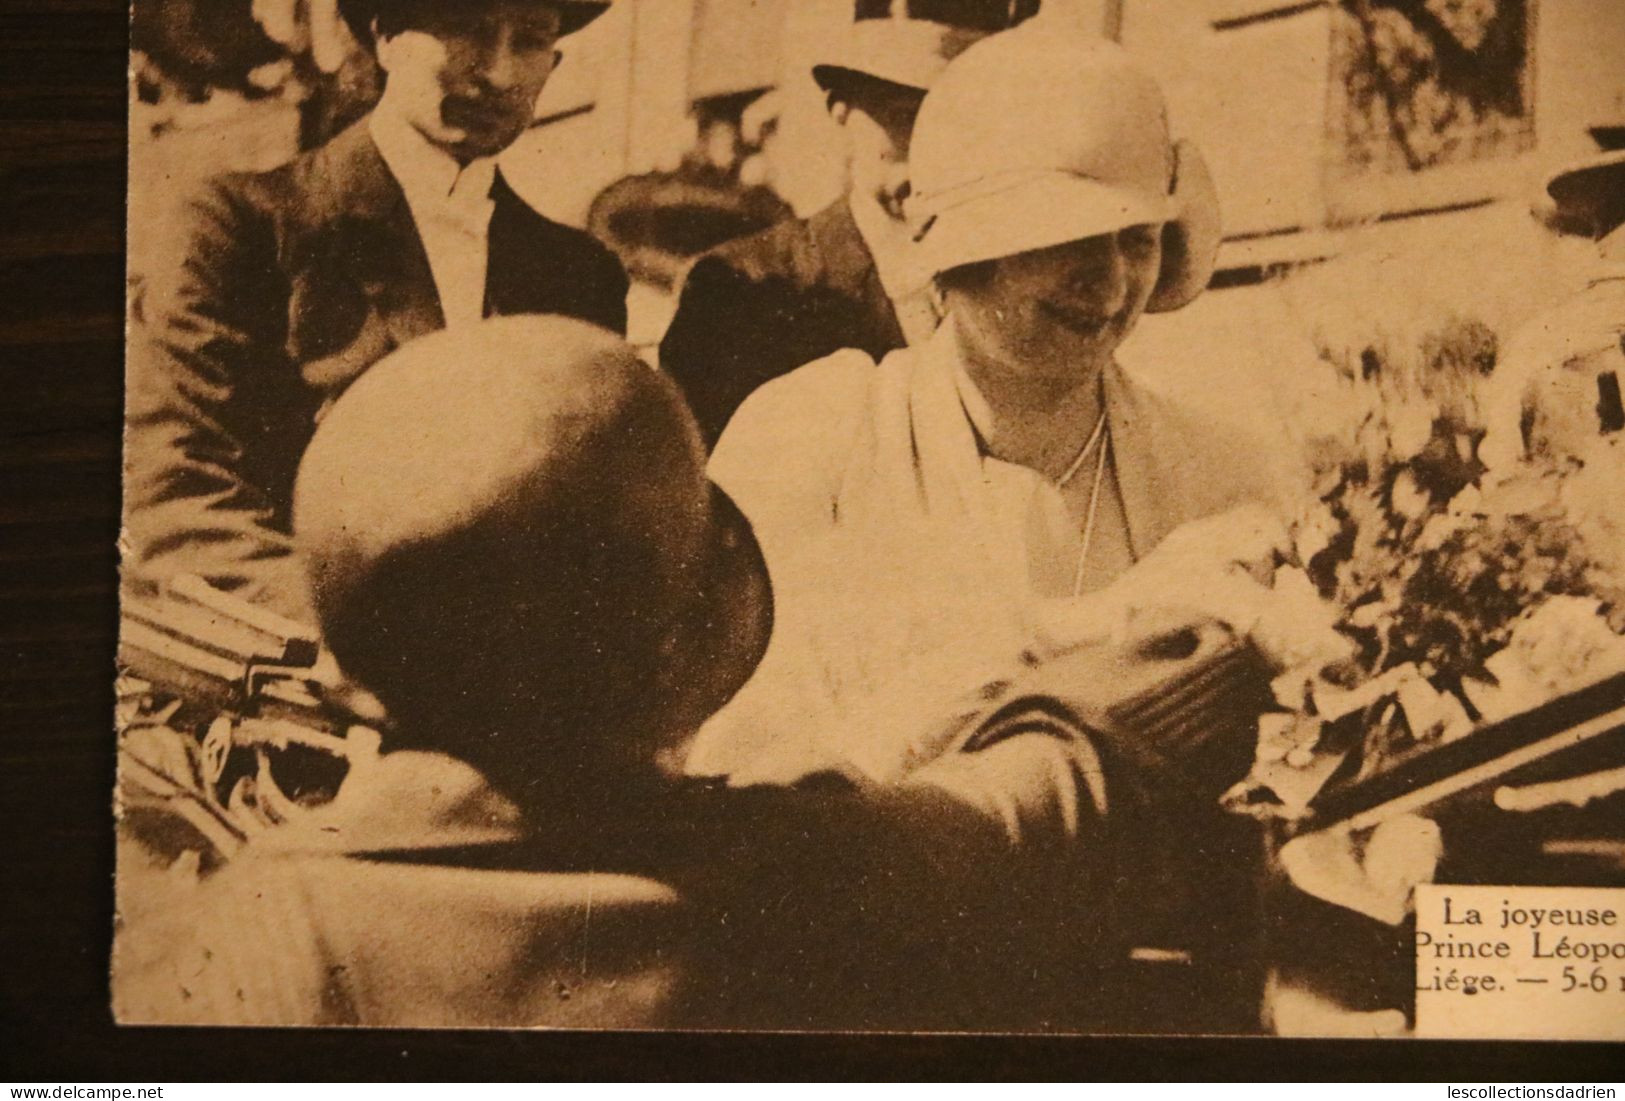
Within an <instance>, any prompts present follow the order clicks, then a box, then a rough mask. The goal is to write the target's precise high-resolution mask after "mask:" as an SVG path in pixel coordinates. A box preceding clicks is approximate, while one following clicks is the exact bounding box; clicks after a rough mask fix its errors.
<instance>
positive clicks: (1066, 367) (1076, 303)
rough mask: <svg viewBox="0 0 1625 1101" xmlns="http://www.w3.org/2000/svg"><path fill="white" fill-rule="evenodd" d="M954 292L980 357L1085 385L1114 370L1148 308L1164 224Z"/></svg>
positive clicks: (1064, 247)
mask: <svg viewBox="0 0 1625 1101" xmlns="http://www.w3.org/2000/svg"><path fill="white" fill-rule="evenodd" d="M991 264H992V267H991V269H990V271H989V274H988V276H987V278H986V279H985V280H978V281H972V282H968V283H967V282H963V281H958V280H953V279H949V280H948V281H947V284H946V290H945V296H946V301H947V306H948V312H949V313H951V314H952V315H953V317H954V322H955V325H956V326H957V328H958V331H959V335H960V339H961V341H962V342H963V343H964V344H965V346H966V350H967V351H969V352H970V353H971V354H972V355H973V357H974V358H977V359H981V360H985V361H991V362H992V363H997V364H1001V365H1003V366H1004V367H1005V368H1006V369H1010V368H1014V369H1015V370H1017V371H1019V372H1020V374H1022V375H1023V376H1025V377H1027V378H1029V379H1031V381H1034V382H1040V381H1049V382H1054V383H1060V384H1066V383H1069V382H1078V381H1083V380H1084V379H1087V378H1089V377H1092V375H1093V374H1094V373H1095V372H1096V371H1098V370H1099V369H1100V368H1103V367H1105V366H1106V364H1107V363H1109V362H1110V361H1111V358H1112V354H1113V353H1114V352H1115V351H1116V350H1117V346H1118V345H1119V344H1121V343H1122V342H1123V340H1124V338H1125V337H1127V336H1128V334H1129V333H1130V332H1131V331H1132V330H1133V328H1134V326H1135V324H1136V323H1137V322H1138V321H1139V320H1140V315H1141V314H1143V313H1144V312H1145V306H1146V302H1147V301H1149V300H1150V298H1151V292H1152V291H1153V290H1154V289H1155V288H1156V285H1157V278H1158V275H1159V274H1160V272H1161V270H1162V226H1160V225H1135V226H1128V227H1126V228H1124V229H1120V230H1117V231H1116V232H1114V233H1107V234H1101V235H1099V236H1096V237H1085V238H1083V239H1082V240H1079V241H1069V242H1067V243H1066V244H1061V245H1055V246H1052V247H1050V248H1044V249H1035V250H1034V251H1032V252H1023V253H1018V254H1017V255H1015V256H1006V257H1002V258H1000V259H998V260H995V261H992V262H991Z"/></svg>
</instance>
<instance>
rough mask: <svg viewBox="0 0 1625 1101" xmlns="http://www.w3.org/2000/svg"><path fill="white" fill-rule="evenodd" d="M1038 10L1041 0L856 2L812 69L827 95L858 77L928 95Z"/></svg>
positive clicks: (898, 0)
mask: <svg viewBox="0 0 1625 1101" xmlns="http://www.w3.org/2000/svg"><path fill="white" fill-rule="evenodd" d="M1037 11H1038V0H854V4H853V12H852V25H851V26H850V27H849V28H847V31H846V33H845V35H844V36H843V37H842V38H841V39H840V41H839V42H838V43H836V44H835V45H834V46H833V47H832V48H831V49H830V50H829V52H828V53H827V54H826V55H825V56H824V57H822V58H821V59H820V60H819V61H818V62H817V63H816V64H815V65H813V68H812V75H813V79H814V80H815V81H817V82H818V86H819V87H820V88H822V89H824V91H826V92H839V91H841V90H842V89H844V88H846V87H849V86H850V85H851V84H852V83H853V81H854V79H855V78H856V79H862V78H868V79H870V80H883V81H885V82H886V83H888V84H900V85H902V86H903V87H905V88H916V89H918V90H920V91H922V92H923V91H925V90H926V89H928V88H930V87H931V85H932V84H934V83H936V79H937V77H939V76H941V75H942V72H943V70H944V69H946V68H947V67H948V63H949V62H950V61H952V60H953V59H954V58H956V57H958V56H959V55H960V54H962V53H964V52H965V51H966V50H967V49H969V48H970V47H971V46H974V45H975V44H976V43H978V42H980V41H981V40H982V39H984V38H986V37H987V36H988V35H990V34H994V33H996V32H998V31H1003V30H1008V29H1009V28H1011V27H1014V26H1016V25H1017V24H1018V23H1021V22H1022V21H1024V20H1025V19H1027V18H1028V17H1029V16H1031V15H1033V14H1034V13H1036V12H1037Z"/></svg>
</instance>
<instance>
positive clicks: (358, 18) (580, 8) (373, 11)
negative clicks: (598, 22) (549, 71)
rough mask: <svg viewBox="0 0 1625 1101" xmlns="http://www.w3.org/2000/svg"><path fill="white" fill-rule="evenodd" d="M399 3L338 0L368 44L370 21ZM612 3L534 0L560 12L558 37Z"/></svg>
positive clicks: (455, 0)
mask: <svg viewBox="0 0 1625 1101" xmlns="http://www.w3.org/2000/svg"><path fill="white" fill-rule="evenodd" d="M399 2H400V0H339V14H340V15H342V16H344V21H345V22H346V23H348V24H349V25H350V30H351V32H352V33H353V34H354V35H355V37H356V40H357V41H358V42H362V43H370V42H371V40H372V39H371V34H372V30H371V28H372V21H373V20H374V19H376V18H378V16H379V15H380V14H381V13H383V12H385V11H388V10H389V9H390V8H392V7H394V6H395V5H396V4H398V3H399ZM442 2H443V3H445V4H446V5H447V6H448V7H456V8H466V7H467V6H468V3H467V0H442ZM611 2H612V0H536V3H538V4H545V5H547V6H549V7H553V8H557V9H558V10H559V15H560V17H561V18H560V21H559V36H560V37H564V36H565V35H571V34H575V33H576V32H577V31H579V30H581V29H582V28H583V27H585V26H586V25H587V24H589V23H591V22H592V21H593V20H595V19H597V18H598V17H599V16H600V15H603V14H604V13H605V12H606V11H608V10H609V7H610V3H611Z"/></svg>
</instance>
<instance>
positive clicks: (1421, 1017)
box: [1416, 883, 1625, 1040]
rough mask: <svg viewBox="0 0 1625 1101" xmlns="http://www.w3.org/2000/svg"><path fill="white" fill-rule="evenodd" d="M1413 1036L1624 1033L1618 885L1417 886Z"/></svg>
mask: <svg viewBox="0 0 1625 1101" xmlns="http://www.w3.org/2000/svg"><path fill="white" fill-rule="evenodd" d="M1416 1034H1417V1035H1418V1036H1428V1037H1460V1038H1483V1039H1509V1040H1512V1039H1525V1040H1559V1039H1561V1040H1622V1039H1625V888H1602V887H1455V886H1448V885H1444V884H1436V883H1434V884H1423V885H1422V886H1419V887H1417V889H1416Z"/></svg>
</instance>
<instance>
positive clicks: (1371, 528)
mask: <svg viewBox="0 0 1625 1101" xmlns="http://www.w3.org/2000/svg"><path fill="white" fill-rule="evenodd" d="M1323 355H1324V356H1325V358H1326V360H1327V362H1328V363H1329V364H1330V365H1331V367H1332V368H1333V369H1334V371H1335V373H1336V383H1335V385H1336V387H1337V390H1338V394H1337V398H1338V400H1337V401H1336V402H1334V403H1331V405H1332V406H1333V407H1335V408H1336V409H1338V410H1339V411H1341V412H1342V413H1345V414H1346V415H1347V417H1348V419H1347V420H1342V421H1340V422H1337V423H1333V424H1330V425H1323V426H1321V428H1320V429H1319V430H1317V431H1316V432H1314V433H1313V434H1312V435H1311V436H1310V438H1309V439H1307V440H1306V444H1307V447H1306V451H1307V454H1308V457H1309V476H1310V483H1311V486H1312V489H1311V492H1310V493H1309V495H1308V501H1307V504H1306V505H1305V507H1304V508H1303V509H1302V510H1301V513H1300V515H1299V516H1297V517H1296V521H1295V525H1294V532H1295V539H1296V544H1297V550H1298V556H1299V562H1300V564H1301V565H1300V566H1298V567H1288V568H1287V570H1288V571H1289V574H1290V576H1289V578H1283V577H1281V576H1278V577H1277V587H1279V586H1280V585H1281V584H1282V583H1283V580H1287V581H1288V582H1289V583H1291V584H1294V585H1296V586H1299V587H1302V588H1304V589H1308V588H1311V587H1312V588H1313V589H1314V590H1315V592H1316V593H1318V595H1319V597H1321V598H1322V599H1324V600H1326V601H1328V602H1329V603H1330V604H1331V606H1332V608H1333V610H1334V614H1335V616H1336V629H1337V631H1338V632H1339V633H1340V634H1341V635H1342V636H1344V638H1346V639H1347V640H1348V643H1349V646H1348V652H1347V655H1346V656H1345V657H1343V658H1342V659H1341V660H1337V661H1332V662H1329V663H1328V662H1326V661H1324V659H1323V657H1322V658H1318V659H1317V660H1316V662H1315V663H1314V664H1311V665H1306V666H1302V667H1296V668H1292V669H1289V670H1288V671H1287V672H1285V673H1284V674H1282V675H1281V677H1279V678H1278V679H1277V681H1276V682H1275V692H1276V698H1277V701H1278V702H1279V703H1280V705H1281V707H1282V710H1281V711H1280V712H1275V713H1271V714H1268V715H1266V716H1264V718H1263V719H1262V720H1261V724H1260V738H1259V747H1258V765H1257V767H1255V770H1254V773H1253V775H1252V777H1250V778H1249V781H1248V782H1246V783H1244V784H1243V785H1240V786H1238V788H1237V789H1236V790H1235V791H1234V792H1233V793H1232V801H1233V804H1234V805H1236V806H1237V807H1238V809H1244V810H1248V811H1250V812H1254V813H1261V814H1264V815H1267V816H1285V817H1295V816H1297V815H1299V814H1302V813H1304V812H1305V811H1306V809H1307V805H1308V801H1309V799H1311V798H1313V796H1314V795H1315V794H1316V793H1317V792H1318V790H1319V788H1320V787H1321V785H1322V784H1324V782H1325V781H1326V780H1327V779H1328V778H1329V777H1330V776H1331V774H1332V773H1333V772H1334V771H1335V770H1336V769H1337V768H1338V766H1340V765H1342V764H1343V763H1344V761H1345V760H1346V759H1347V758H1348V757H1349V756H1350V755H1351V754H1355V755H1357V760H1358V762H1359V764H1358V772H1357V777H1364V776H1366V775H1371V774H1374V773H1377V772H1382V771H1385V770H1387V769H1389V768H1391V767H1392V766H1394V765H1395V764H1397V763H1399V762H1400V761H1401V760H1403V759H1405V758H1407V757H1409V756H1410V755H1412V754H1414V753H1416V752H1418V751H1420V750H1423V749H1426V748H1428V747H1429V746H1431V745H1435V744H1438V743H1439V742H1441V741H1450V740H1454V739H1457V738H1460V737H1464V736H1467V735H1469V734H1471V733H1472V731H1473V730H1474V729H1475V728H1476V727H1477V726H1478V725H1479V724H1480V723H1481V722H1485V721H1493V720H1495V719H1499V718H1503V717H1506V716H1508V715H1511V714H1514V713H1517V712H1519V711H1522V710H1526V709H1528V708H1529V707H1532V706H1535V705H1537V704H1540V703H1543V702H1545V701H1546V700H1548V699H1551V698H1554V697H1556V696H1558V695H1561V694H1563V693H1565V692H1568V691H1571V690H1574V689H1577V688H1579V687H1582V686H1584V685H1586V684H1589V683H1593V682H1595V681H1597V680H1600V679H1601V678H1602V677H1604V676H1606V675H1608V674H1610V673H1613V672H1618V671H1625V638H1621V637H1620V635H1621V633H1625V569H1622V568H1621V567H1622V565H1625V564H1622V563H1621V562H1619V561H1617V560H1615V559H1617V557H1618V545H1619V542H1620V539H1619V535H1620V533H1619V531H1618V530H1617V527H1616V526H1615V524H1616V521H1615V520H1614V519H1613V512H1614V510H1613V509H1611V508H1609V507H1608V505H1607V503H1606V502H1607V501H1608V500H1610V498H1611V491H1610V485H1612V493H1617V489H1618V482H1617V476H1618V474H1619V473H1620V469H1619V468H1612V469H1610V468H1606V467H1598V466H1597V465H1596V464H1591V465H1590V466H1589V467H1586V466H1583V465H1579V464H1575V463H1573V462H1570V461H1568V459H1566V458H1565V457H1564V456H1563V455H1561V454H1546V455H1542V456H1538V457H1537V458H1536V459H1534V460H1531V461H1527V462H1524V463H1520V464H1518V465H1517V467H1516V468H1515V469H1512V470H1509V471H1497V472H1493V473H1492V472H1488V471H1486V470H1485V468H1484V466H1483V465H1482V464H1481V463H1480V462H1479V460H1478V456H1477V445H1478V443H1479V441H1480V440H1481V439H1482V437H1483V435H1484V427H1483V421H1482V418H1481V415H1480V405H1481V395H1482V392H1483V389H1484V387H1485V382H1486V380H1487V378H1488V376H1489V375H1490V372H1491V371H1492V370H1493V367H1494V365H1495V362H1496V345H1495V337H1494V334H1493V333H1492V332H1491V331H1490V330H1489V329H1488V328H1487V327H1485V326H1483V325H1482V324H1479V323H1476V322H1473V321H1463V320H1455V321H1452V322H1450V323H1449V324H1448V325H1446V326H1445V327H1444V328H1442V329H1440V330H1437V331H1435V332H1434V333H1432V334H1430V335H1428V336H1427V337H1426V338H1425V339H1423V340H1422V341H1421V342H1420V347H1419V348H1418V349H1417V350H1416V351H1414V352H1412V353H1410V354H1408V355H1406V354H1397V353H1396V351H1395V350H1394V349H1393V348H1392V347H1388V346H1384V345H1383V344H1380V343H1377V344H1372V345H1369V346H1367V347H1365V348H1364V349H1361V350H1360V351H1359V352H1358V353H1357V354H1354V355H1348V356H1342V357H1339V356H1336V355H1333V354H1331V353H1323Z"/></svg>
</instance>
